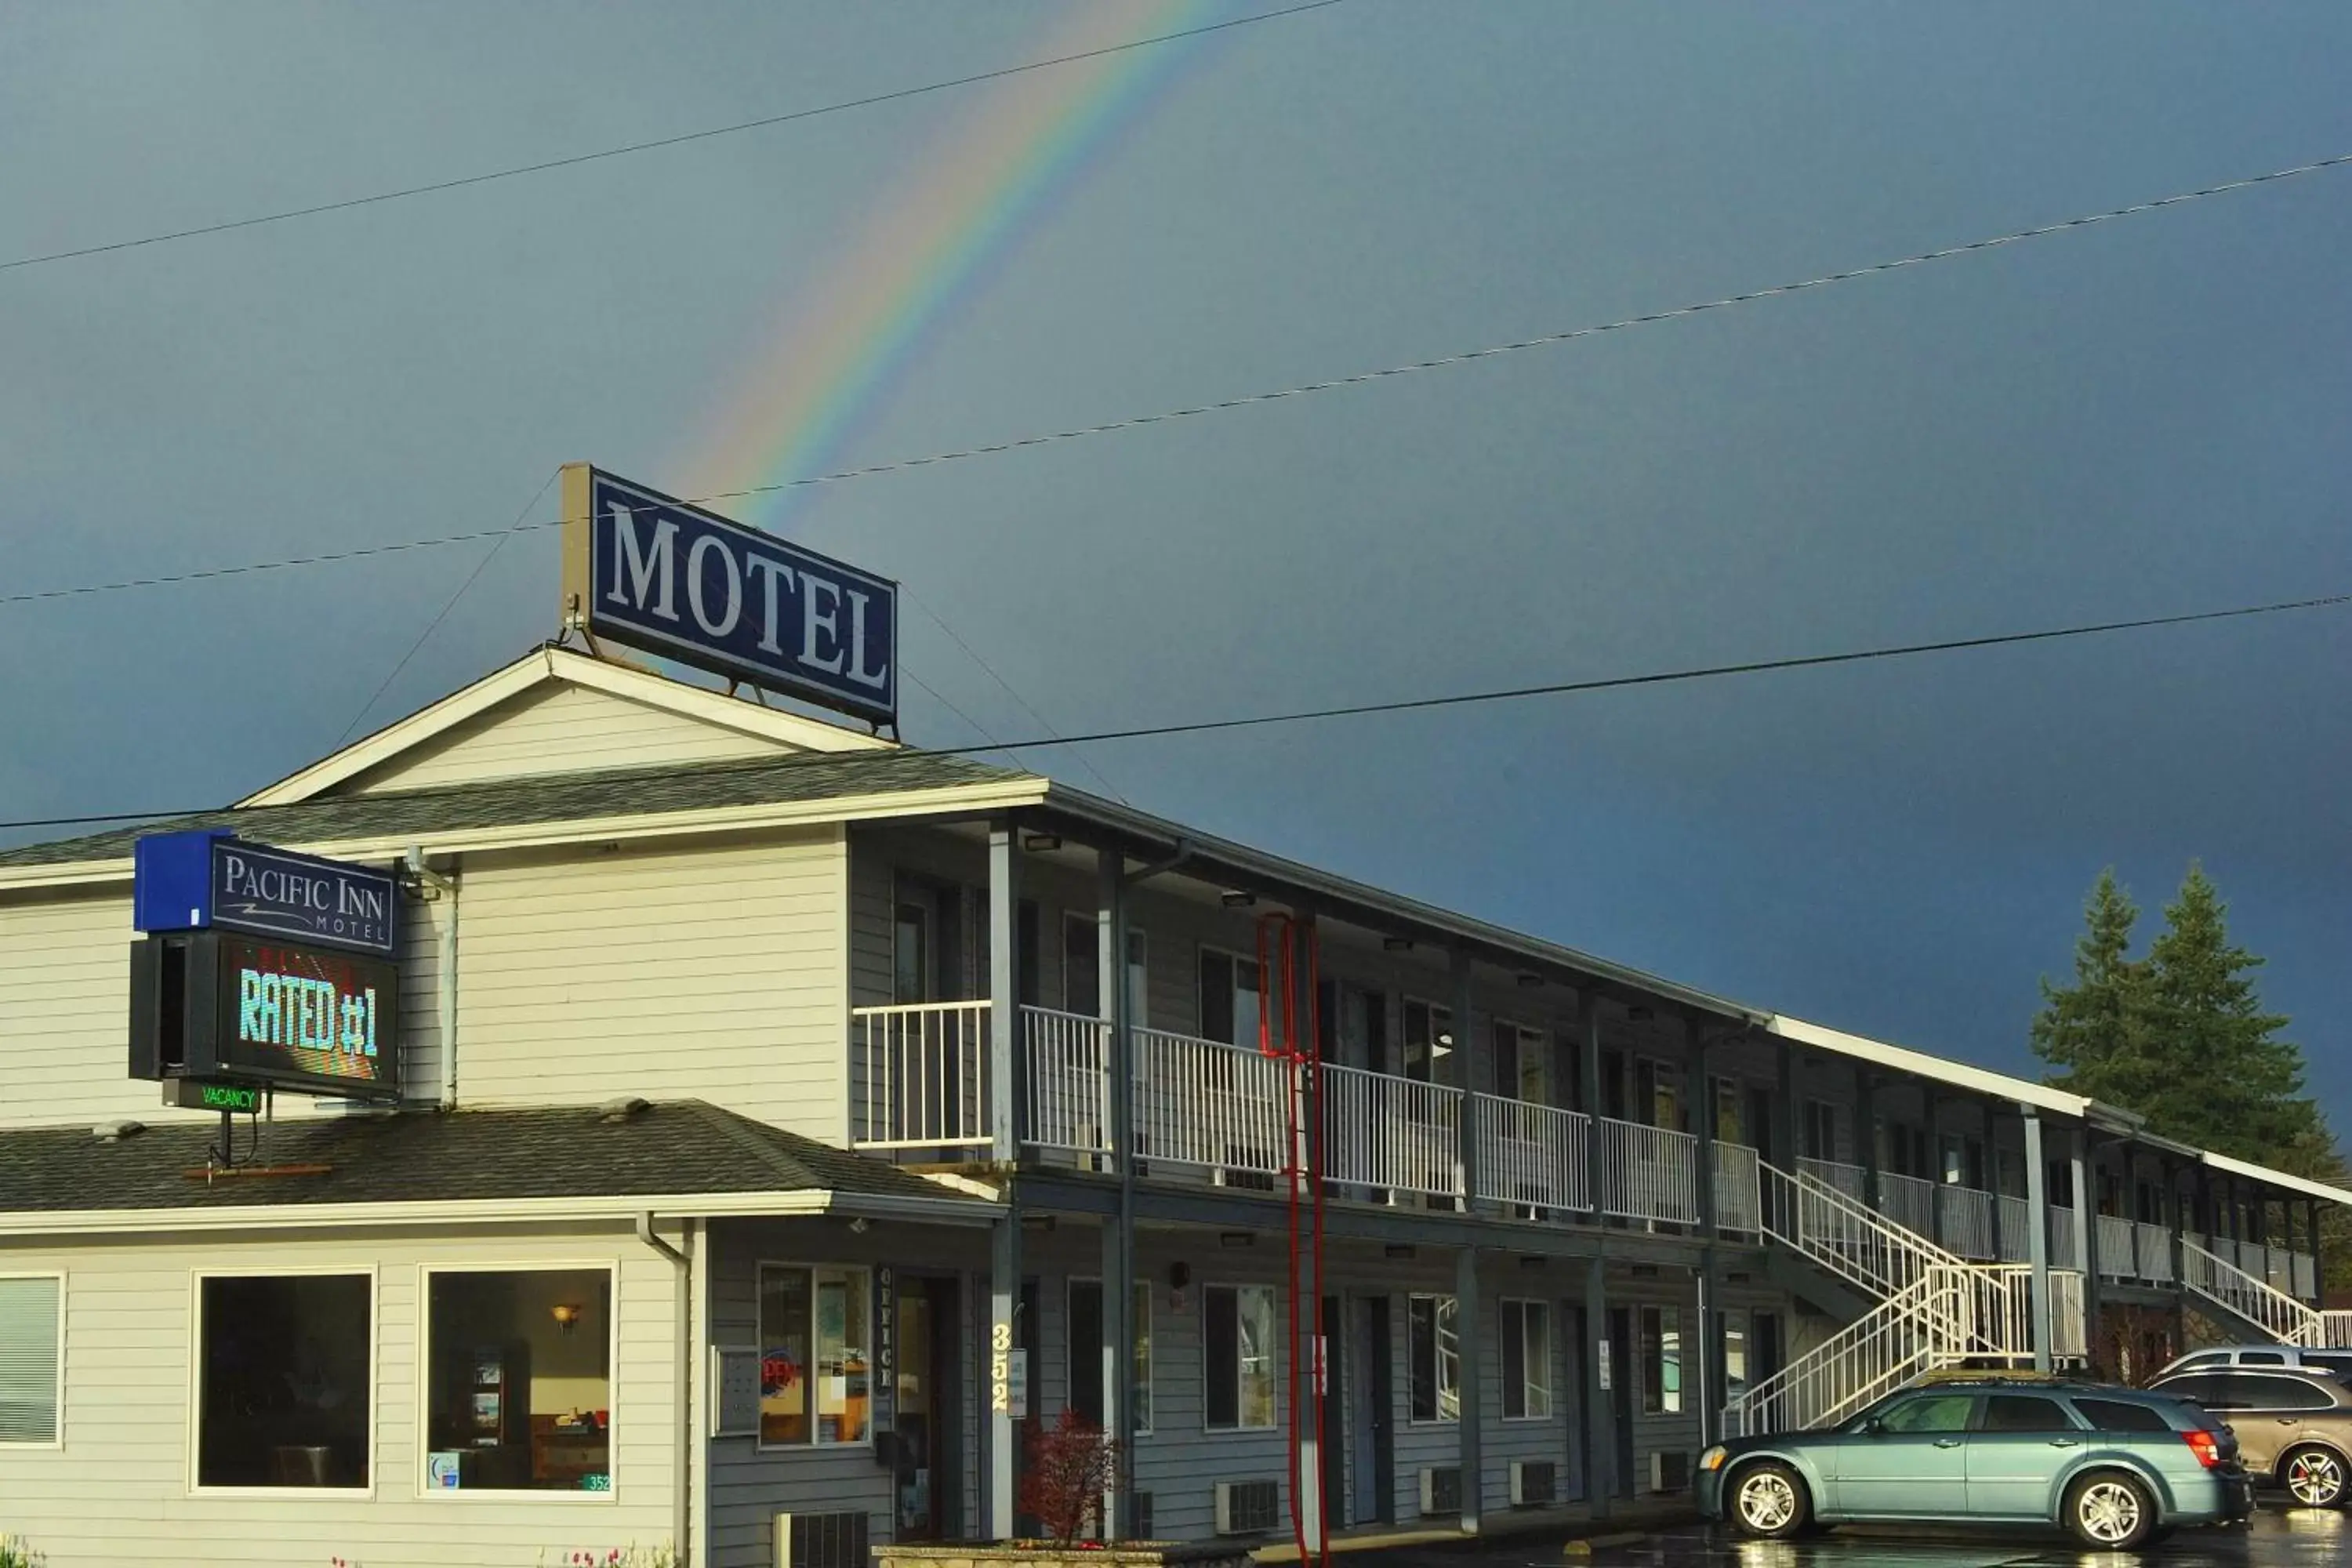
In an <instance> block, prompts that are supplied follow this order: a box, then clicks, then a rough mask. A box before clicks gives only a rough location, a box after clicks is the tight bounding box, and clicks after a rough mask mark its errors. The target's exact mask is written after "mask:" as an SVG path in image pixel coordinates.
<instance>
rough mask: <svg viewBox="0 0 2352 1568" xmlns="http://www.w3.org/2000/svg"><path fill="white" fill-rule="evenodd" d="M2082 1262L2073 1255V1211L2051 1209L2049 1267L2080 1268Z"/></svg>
mask: <svg viewBox="0 0 2352 1568" xmlns="http://www.w3.org/2000/svg"><path fill="white" fill-rule="evenodd" d="M2082 1266H2083V1260H2082V1259H2081V1258H2079V1257H2077V1256H2076V1255H2075V1247H2074V1210H2073V1209H2058V1208H2053V1209H2052V1210H2051V1211H2050V1267H2051V1268H2081V1267H2082Z"/></svg>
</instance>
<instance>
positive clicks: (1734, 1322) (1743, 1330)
mask: <svg viewBox="0 0 2352 1568" xmlns="http://www.w3.org/2000/svg"><path fill="white" fill-rule="evenodd" d="M1716 1322H1717V1325H1718V1328H1717V1332H1718V1333H1719V1334H1720V1335H1721V1337H1722V1338H1721V1346H1722V1348H1721V1351H1720V1352H1719V1353H1718V1355H1717V1366H1718V1367H1719V1368H1720V1369H1721V1372H1722V1383H1723V1397H1724V1402H1725V1403H1726V1404H1728V1403H1730V1402H1731V1401H1733V1400H1735V1399H1738V1397H1739V1396H1740V1395H1741V1394H1745V1393H1747V1392H1748V1314H1747V1312H1746V1311H1745V1310H1741V1309H1739V1308H1737V1307H1733V1308H1730V1309H1727V1310H1724V1311H1721V1312H1718V1313H1717V1314H1716Z"/></svg>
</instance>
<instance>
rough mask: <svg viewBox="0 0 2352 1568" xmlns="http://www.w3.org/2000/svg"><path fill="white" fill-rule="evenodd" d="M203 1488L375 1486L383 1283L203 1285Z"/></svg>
mask: <svg viewBox="0 0 2352 1568" xmlns="http://www.w3.org/2000/svg"><path fill="white" fill-rule="evenodd" d="M196 1317H197V1321H196V1343H197V1346H198V1351H197V1356H196V1373H197V1386H196V1485H198V1486H200V1487H342V1488H348V1489H355V1490H356V1489H364V1488H365V1487H366V1486H367V1485H368V1476H369V1471H368V1462H369V1458H370V1455H369V1448H370V1447H371V1444H370V1437H371V1436H372V1435H373V1431H374V1422H373V1419H372V1416H373V1403H372V1397H371V1391H372V1388H373V1383H374V1378H373V1365H372V1363H373V1350H374V1345H375V1281H374V1279H373V1278H372V1277H370V1276H368V1275H365V1274H288V1275H270V1276H230V1275H207V1276H204V1277H202V1278H200V1279H199V1280H198V1282H197V1307H196Z"/></svg>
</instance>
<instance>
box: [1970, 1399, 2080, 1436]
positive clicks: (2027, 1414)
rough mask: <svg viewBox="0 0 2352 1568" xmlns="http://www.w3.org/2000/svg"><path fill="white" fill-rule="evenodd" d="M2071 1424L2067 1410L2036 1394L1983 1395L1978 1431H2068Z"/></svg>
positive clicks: (2055, 1402)
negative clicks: (1983, 1401) (1982, 1414)
mask: <svg viewBox="0 0 2352 1568" xmlns="http://www.w3.org/2000/svg"><path fill="white" fill-rule="evenodd" d="M1977 1430H1978V1431H1979V1432H2071V1431H2073V1430H2074V1422H2072V1421H2070V1420H2068V1419H2067V1418H2066V1407H2065V1406H2064V1405H2061V1404H2059V1403H2058V1402H2057V1401H2056V1400H2054V1399H2051V1398H2047V1397H2045V1396H2044V1395H2042V1394H1987V1395H1986V1396H1985V1410H1984V1420H1983V1421H1982V1422H1981V1423H1980V1424H1979V1426H1978V1427H1977Z"/></svg>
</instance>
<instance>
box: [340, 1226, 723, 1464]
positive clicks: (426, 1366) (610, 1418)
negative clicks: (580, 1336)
mask: <svg viewBox="0 0 2352 1568" xmlns="http://www.w3.org/2000/svg"><path fill="white" fill-rule="evenodd" d="M587 1273H602V1274H603V1275H604V1277H605V1279H606V1281H607V1282H608V1284H609V1287H610V1289H611V1295H610V1296H609V1297H608V1298H607V1306H606V1308H605V1311H604V1384H605V1389H604V1398H605V1400H606V1404H605V1406H604V1413H605V1423H604V1441H605V1454H604V1474H605V1476H606V1477H607V1478H608V1479H610V1480H611V1482H612V1485H611V1486H610V1487H608V1488H606V1489H604V1490H603V1491H601V1492H592V1491H562V1490H558V1489H554V1488H548V1489H544V1490H542V1489H538V1488H522V1487H515V1488H502V1487H470V1488H469V1487H436V1486H435V1485H434V1484H433V1469H432V1466H433V1450H432V1449H430V1448H428V1447H425V1434H426V1431H427V1429H428V1428H429V1427H430V1426H431V1425H432V1420H433V1276H435V1275H436V1274H587ZM754 1310H756V1308H755V1309H754ZM416 1413H417V1422H416V1432H417V1447H416V1493H417V1495H418V1496H419V1497H436V1498H460V1497H470V1498H475V1499H484V1498H487V1499H489V1500H494V1501H501V1502H512V1501H514V1500H518V1499H526V1498H527V1499H530V1500H539V1499H541V1498H552V1499H568V1500H571V1501H572V1502H573V1503H575V1504H576V1503H579V1502H583V1501H584V1502H593V1503H608V1504H609V1503H614V1502H617V1501H618V1500H620V1496H621V1465H620V1458H621V1445H620V1444H619V1442H617V1441H616V1440H614V1436H613V1433H614V1428H616V1427H618V1426H620V1423H621V1260H620V1259H619V1258H579V1259H572V1260H568V1261H555V1262H547V1263H541V1262H536V1261H534V1262H530V1263H506V1264H499V1265H495V1266H493V1265H488V1264H472V1263H420V1264H418V1265H417V1266H416ZM370 1463H371V1465H373V1460H371V1461H370Z"/></svg>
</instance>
